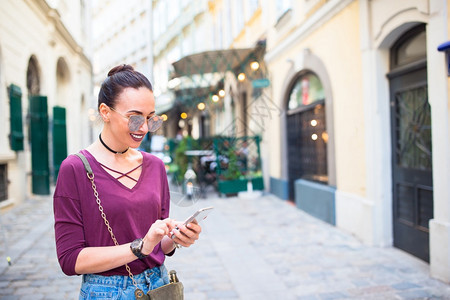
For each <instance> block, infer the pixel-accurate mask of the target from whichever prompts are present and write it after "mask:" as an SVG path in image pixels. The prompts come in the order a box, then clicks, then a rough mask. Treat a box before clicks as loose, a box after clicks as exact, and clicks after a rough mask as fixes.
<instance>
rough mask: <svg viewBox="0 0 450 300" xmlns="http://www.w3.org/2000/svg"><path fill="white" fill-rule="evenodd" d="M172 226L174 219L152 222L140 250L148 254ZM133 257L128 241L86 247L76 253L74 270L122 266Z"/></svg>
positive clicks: (98, 269)
mask: <svg viewBox="0 0 450 300" xmlns="http://www.w3.org/2000/svg"><path fill="white" fill-rule="evenodd" d="M173 228H174V221H173V220H171V219H164V220H157V221H156V222H155V223H153V225H152V226H151V227H150V229H149V230H148V232H147V234H146V235H145V236H144V237H143V242H144V245H143V247H142V250H141V252H142V254H144V255H148V254H150V253H151V252H152V251H153V249H154V248H155V247H156V245H157V244H158V243H159V242H161V240H162V239H163V238H164V237H165V236H167V234H169V232H170V231H171V230H172V229H173ZM172 244H173V243H172ZM166 247H167V246H166ZM172 250H173V248H172ZM163 251H164V248H163ZM164 253H166V252H164ZM135 259H137V257H136V255H134V253H133V252H132V251H131V249H130V243H127V244H123V245H119V246H109V247H87V248H84V249H83V250H81V251H80V253H79V254H78V257H77V261H76V263H75V272H76V273H77V274H88V273H100V272H105V271H108V270H111V269H114V268H117V267H120V266H123V265H125V264H127V263H129V262H132V261H133V260H135Z"/></svg>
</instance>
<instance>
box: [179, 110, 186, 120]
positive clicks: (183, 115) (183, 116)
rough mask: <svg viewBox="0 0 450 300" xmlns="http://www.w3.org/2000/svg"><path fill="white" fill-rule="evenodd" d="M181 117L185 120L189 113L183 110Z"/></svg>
mask: <svg viewBox="0 0 450 300" xmlns="http://www.w3.org/2000/svg"><path fill="white" fill-rule="evenodd" d="M180 117H181V118H182V119H183V120H184V119H186V118H187V113H185V112H182V113H181V115H180Z"/></svg>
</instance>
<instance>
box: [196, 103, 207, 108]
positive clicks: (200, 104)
mask: <svg viewBox="0 0 450 300" xmlns="http://www.w3.org/2000/svg"><path fill="white" fill-rule="evenodd" d="M205 107H206V105H205V103H203V102H200V103H199V104H197V108H198V109H199V110H204V109H205Z"/></svg>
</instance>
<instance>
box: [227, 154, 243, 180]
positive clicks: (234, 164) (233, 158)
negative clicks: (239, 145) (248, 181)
mask: <svg viewBox="0 0 450 300" xmlns="http://www.w3.org/2000/svg"><path fill="white" fill-rule="evenodd" d="M227 157H228V168H227V169H226V170H225V171H224V172H223V178H224V179H225V180H232V179H239V178H241V177H242V176H243V174H242V172H241V170H239V166H238V156H237V155H236V151H235V149H234V147H230V148H228V151H227Z"/></svg>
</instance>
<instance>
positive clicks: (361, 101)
mask: <svg viewBox="0 0 450 300" xmlns="http://www.w3.org/2000/svg"><path fill="white" fill-rule="evenodd" d="M180 3H182V4H183V5H182V4H180V5H179V7H180V9H178V8H177V9H176V11H177V12H178V13H177V15H179V16H180V17H179V18H175V17H173V18H171V17H170V16H168V15H165V11H164V10H163V9H161V8H158V7H164V5H165V4H164V1H155V2H154V8H153V9H154V14H156V15H157V16H156V17H159V18H162V19H167V20H171V19H173V20H174V23H167V24H166V26H165V27H163V28H165V29H161V30H159V31H158V32H159V34H156V35H155V38H156V40H155V70H157V71H155V74H156V73H157V74H158V76H161V77H160V78H159V79H158V80H156V81H157V84H161V87H160V88H161V90H169V91H172V93H173V94H174V96H173V97H174V98H175V103H176V105H175V107H176V108H180V107H183V105H184V106H185V107H187V108H184V107H183V109H189V107H190V113H188V114H187V115H188V116H189V114H192V115H193V117H192V118H191V119H190V121H191V122H192V124H193V125H192V126H193V128H194V127H195V124H199V125H198V127H199V128H201V127H202V125H201V116H202V115H204V112H203V111H202V112H199V109H197V108H198V106H197V105H198V104H199V102H202V103H205V104H206V107H207V108H208V110H209V111H208V113H209V127H208V128H209V132H208V133H209V134H213V135H214V134H226V135H227V134H228V135H237V136H239V135H249V134H250V135H252V134H256V135H261V136H262V142H261V153H262V164H263V175H264V178H265V186H266V189H267V190H268V191H270V192H271V193H273V194H275V195H277V196H279V197H280V198H282V199H289V200H291V201H294V202H295V203H296V205H297V206H298V207H299V208H300V209H302V210H304V211H306V212H308V213H310V214H312V215H314V216H316V217H318V218H320V219H322V220H324V221H326V222H328V223H330V224H333V225H335V226H337V227H339V228H341V229H343V230H346V231H348V232H350V233H352V234H354V235H355V236H357V237H358V238H359V239H360V240H362V241H363V242H364V243H366V244H369V245H374V246H381V247H390V246H394V247H397V248H399V249H402V250H404V251H407V252H408V253H411V254H412V255H414V256H417V257H418V258H420V259H422V260H424V261H427V262H429V263H430V272H431V274H432V276H434V277H436V278H440V279H442V280H444V281H446V282H449V281H450V256H449V253H450V252H449V248H450V239H449V238H448V236H449V232H450V231H449V230H450V228H449V225H448V224H450V222H449V221H450V202H449V201H448V200H449V199H450V191H449V189H448V186H449V183H450V171H449V170H450V168H449V165H450V156H449V155H448V154H449V139H448V136H449V126H448V124H449V100H448V99H449V98H448V89H449V86H448V79H447V69H446V58H445V57H446V55H445V54H444V53H442V52H439V51H438V49H437V48H438V46H439V45H440V44H442V43H444V42H446V41H448V39H449V35H448V28H449V18H448V10H449V7H448V3H447V1H442V0H414V1H406V0H404V1H396V2H395V3H391V2H390V1H385V0H375V1H368V0H359V1H355V0H328V1H326V0H325V1H324V0H313V1H311V0H308V1H306V0H304V1H303V0H300V1H290V0H287V1H244V2H241V1H232V0H229V1H226V0H223V1H207V2H204V1H203V2H202V1H200V2H199V3H201V5H199V6H195V7H196V8H197V9H199V11H198V12H197V13H187V12H188V10H189V9H192V5H191V6H190V5H188V4H187V3H190V2H189V1H181V2H180ZM155 5H156V8H155ZM166 13H167V10H166ZM185 13H187V14H185ZM184 18H187V19H184ZM179 19H181V20H184V21H183V22H181V24H180V23H177V22H176V21H177V20H179ZM155 20H156V19H155ZM189 20H190V22H189ZM161 23H164V22H158V24H161ZM205 24H206V26H207V27H206V28H205V27H203V26H205ZM156 26H159V25H155V28H156ZM196 33H200V34H202V37H204V38H203V39H202V40H201V41H198V39H197V40H196V39H195V38H194V37H195V36H196ZM158 37H161V38H160V39H159V38H158ZM164 37H167V39H166V40H165V39H164ZM258 45H259V46H261V45H264V47H263V48H264V51H263V53H264V55H263V56H264V59H263V60H258V57H257V56H256V55H255V56H254V57H253V58H254V59H253V58H252V59H250V60H249V59H247V60H246V59H237V62H236V65H238V66H239V67H240V68H241V69H239V67H236V65H234V62H233V60H232V59H231V58H230V56H228V55H229V54H230V53H232V54H231V56H233V57H240V55H241V54H242V55H243V56H244V57H247V58H249V57H250V56H251V53H255V52H256V51H255V50H254V49H256V48H257V46H258ZM245 49H247V50H248V49H253V50H250V51H249V52H242V51H243V50H245ZM221 59H222V60H226V61H227V62H228V63H229V65H233V66H234V67H224V66H223V64H222V63H221V62H220V61H221ZM253 60H255V61H256V62H258V63H259V64H260V66H261V67H262V68H261V69H260V71H259V72H260V76H259V77H253V78H252V77H251V76H252V73H251V72H252V70H250V69H245V68H246V66H245V64H247V63H251V62H253ZM205 62H208V64H209V65H211V66H212V67H211V68H208V67H207V66H206V65H207V64H205ZM262 70H263V71H262ZM253 71H254V70H253ZM240 72H242V73H244V74H245V76H244V77H242V80H240V79H238V77H239V76H238V75H240ZM210 73H214V74H218V73H219V74H220V76H219V80H217V78H214V76H211V77H209V78H208V77H207V75H205V74H210ZM186 78H189V80H190V81H189V82H188V83H189V84H187V83H186V82H185V81H187V79H186ZM205 78H207V79H206V80H205ZM201 80H205V81H206V83H205V82H202V81H201ZM158 81H159V82H158ZM166 83H167V84H166ZM183 84H184V86H183ZM164 85H165V86H164ZM207 87H209V89H207ZM211 87H212V88H211ZM188 88H191V90H190V93H191V94H190V95H188V96H186V94H182V91H186V90H188ZM192 88H194V89H192ZM220 89H223V90H224V97H223V98H219V97H217V98H216V100H218V101H217V103H218V104H217V103H216V104H214V103H212V101H211V100H212V99H213V98H212V97H213V96H214V95H216V92H218V91H220ZM192 90H195V91H197V92H198V93H197V94H195V93H193V91H192ZM205 91H206V92H205ZM183 97H184V98H183ZM203 99H205V100H203ZM177 101H178V102H177ZM208 101H209V102H208ZM172 111H173V110H172ZM175 111H176V110H175ZM168 113H170V111H169V112H168ZM178 113H180V111H176V113H175V114H174V115H173V117H174V118H175V119H176V121H175V122H174V123H173V124H174V125H178V126H180V123H179V118H177V115H178ZM196 116H200V117H198V118H196ZM184 124H185V122H182V123H181V125H184ZM230 124H231V125H230ZM230 126H231V127H232V130H229V128H230ZM171 128H173V126H171ZM193 128H191V129H193ZM203 131H204V130H198V131H197V132H196V131H195V130H191V131H190V133H191V134H192V133H193V136H194V137H197V136H201V134H200V133H202V132H203ZM171 134H174V133H171Z"/></svg>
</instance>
